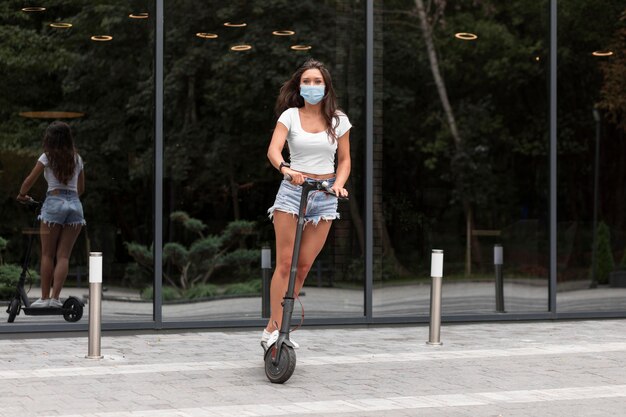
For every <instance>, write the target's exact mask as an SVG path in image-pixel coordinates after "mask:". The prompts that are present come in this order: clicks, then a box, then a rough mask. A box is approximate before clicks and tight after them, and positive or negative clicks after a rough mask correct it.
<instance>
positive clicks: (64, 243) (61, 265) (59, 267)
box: [52, 225, 82, 299]
mask: <svg viewBox="0 0 626 417" xmlns="http://www.w3.org/2000/svg"><path fill="white" fill-rule="evenodd" d="M81 229H82V226H72V225H65V226H64V227H63V230H62V231H61V234H60V236H59V241H58V244H57V251H56V258H57V262H56V265H55V266H54V284H53V288H52V298H56V299H58V298H59V295H61V289H63V284H65V279H66V278H67V272H68V270H69V265H70V255H71V254H72V248H73V247H74V243H76V239H77V238H78V235H79V234H80V230H81Z"/></svg>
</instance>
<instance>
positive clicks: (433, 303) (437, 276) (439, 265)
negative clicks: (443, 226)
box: [426, 249, 443, 345]
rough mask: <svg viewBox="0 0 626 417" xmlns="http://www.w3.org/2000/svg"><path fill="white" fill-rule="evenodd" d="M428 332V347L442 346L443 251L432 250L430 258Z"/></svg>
mask: <svg viewBox="0 0 626 417" xmlns="http://www.w3.org/2000/svg"><path fill="white" fill-rule="evenodd" d="M430 276H431V278H432V283H431V286H430V332H429V337H428V342H426V344H428V345H442V344H443V343H441V341H440V331H441V281H442V279H443V251H442V250H440V249H433V252H432V255H431V257H430Z"/></svg>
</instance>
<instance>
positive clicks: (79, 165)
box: [38, 153, 83, 192]
mask: <svg viewBox="0 0 626 417" xmlns="http://www.w3.org/2000/svg"><path fill="white" fill-rule="evenodd" d="M38 161H39V162H41V163H42V164H43V166H44V170H43V176H44V178H45V179H46V181H47V182H48V191H52V190H72V191H76V192H78V174H80V171H82V170H83V158H81V157H80V155H78V154H76V168H74V175H72V178H70V180H69V181H68V182H67V185H66V184H63V183H62V182H61V181H59V180H58V179H57V177H56V175H54V172H53V171H52V168H50V162H49V161H48V156H47V155H46V154H45V153H42V154H41V156H40V157H39V159H38Z"/></svg>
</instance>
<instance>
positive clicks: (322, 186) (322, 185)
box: [283, 174, 348, 201]
mask: <svg viewBox="0 0 626 417" xmlns="http://www.w3.org/2000/svg"><path fill="white" fill-rule="evenodd" d="M283 179H284V180H287V181H291V179H292V178H291V175H289V174H285V175H284V176H283ZM309 181H312V182H314V183H315V184H316V185H317V186H316V188H317V189H318V190H320V191H323V192H325V193H327V194H330V195H334V196H335V197H337V199H339V200H340V201H347V200H348V197H343V196H339V195H337V194H336V193H335V190H333V189H332V188H330V184H329V183H328V181H327V180H316V179H313V178H309Z"/></svg>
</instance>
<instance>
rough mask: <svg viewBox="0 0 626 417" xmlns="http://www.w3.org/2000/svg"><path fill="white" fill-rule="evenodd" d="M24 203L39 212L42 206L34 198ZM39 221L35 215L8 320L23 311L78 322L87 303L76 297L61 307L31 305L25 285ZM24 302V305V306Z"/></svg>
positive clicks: (28, 314)
mask: <svg viewBox="0 0 626 417" xmlns="http://www.w3.org/2000/svg"><path fill="white" fill-rule="evenodd" d="M23 204H24V205H26V206H28V207H30V208H32V209H33V210H34V211H35V213H37V211H38V209H39V207H40V203H39V202H38V201H35V200H33V199H32V198H31V199H30V200H28V201H26V202H24V203H23ZM37 222H38V220H37V216H35V220H34V221H33V228H32V229H31V230H29V232H28V247H27V249H26V255H25V256H24V262H23V263H22V273H21V274H20V279H19V280H18V282H17V287H16V289H15V295H14V296H13V298H12V299H11V302H10V303H9V307H8V308H7V313H9V319H8V320H7V322H9V323H13V322H14V321H15V317H16V316H17V315H18V314H20V311H23V312H24V314H26V315H27V316H54V315H63V318H64V319H65V320H66V321H69V322H76V321H78V320H80V319H81V317H82V316H83V307H84V306H85V304H84V303H83V302H82V301H80V300H79V299H78V298H76V297H68V299H67V300H65V302H64V303H63V306H61V307H35V308H33V307H31V306H30V300H29V299H28V294H27V293H26V290H25V289H24V285H25V284H26V275H27V274H28V275H30V274H29V273H28V264H29V263H30V255H31V253H32V248H33V240H34V238H33V236H34V235H35V234H36V232H35V230H37ZM22 304H23V305H24V306H23V307H22Z"/></svg>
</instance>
